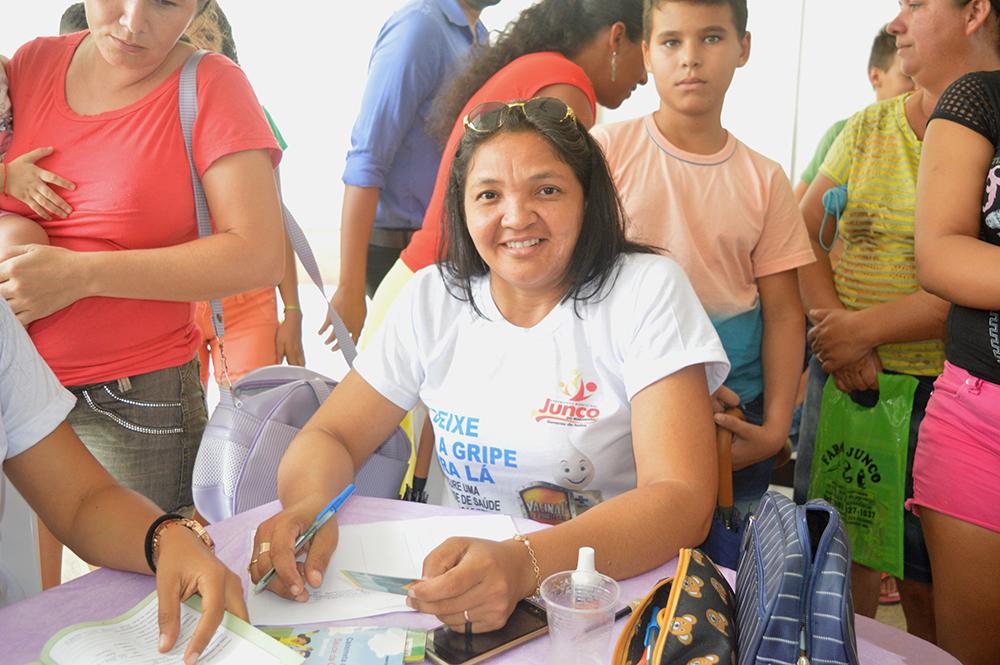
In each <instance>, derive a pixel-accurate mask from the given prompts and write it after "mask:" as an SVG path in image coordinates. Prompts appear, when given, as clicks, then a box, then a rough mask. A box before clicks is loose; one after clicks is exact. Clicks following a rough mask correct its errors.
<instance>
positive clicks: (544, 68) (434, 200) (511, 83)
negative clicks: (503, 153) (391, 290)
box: [399, 52, 597, 272]
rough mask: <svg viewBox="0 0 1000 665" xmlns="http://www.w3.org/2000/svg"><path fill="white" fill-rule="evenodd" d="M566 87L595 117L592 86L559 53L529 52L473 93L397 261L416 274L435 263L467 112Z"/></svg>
mask: <svg viewBox="0 0 1000 665" xmlns="http://www.w3.org/2000/svg"><path fill="white" fill-rule="evenodd" d="M561 84H569V85H572V86H576V87H577V88H579V89H580V91H581V92H583V94H585V95H587V99H589V100H590V111H591V115H594V116H596V115H597V96H596V94H595V93H594V86H593V84H592V83H591V82H590V79H589V78H588V77H587V74H586V72H584V71H583V70H582V69H581V68H580V66H579V65H577V64H576V63H574V62H573V61H572V60H570V59H569V58H567V57H566V56H564V55H562V54H561V53H551V52H543V53H529V54H528V55H523V56H521V57H520V58H518V59H517V60H514V61H513V62H511V63H509V64H508V65H507V66H506V67H504V68H503V69H501V70H500V71H498V72H497V73H496V74H494V75H493V76H492V77H491V78H490V79H489V80H488V81H486V83H484V84H483V87H481V88H480V89H479V90H478V91H476V94H474V95H473V96H472V98H471V99H470V100H469V101H468V102H466V104H465V108H463V109H462V113H461V114H460V115H459V117H458V119H457V120H456V121H455V126H454V127H453V128H452V130H451V135H450V136H449V137H448V143H447V145H446V146H445V149H444V155H443V156H442V157H441V166H440V167H438V174H437V180H436V181H435V183H434V193H433V194H432V195H431V201H430V203H429V204H428V206H427V212H426V213H424V223H423V225H422V226H421V227H420V230H419V231H417V232H416V233H414V234H413V238H411V239H410V244H409V245H408V246H407V248H406V249H404V250H403V251H402V253H401V254H400V255H399V258H400V259H401V260H402V261H403V263H405V264H406V266H407V267H408V268H409V269H410V270H412V271H413V272H416V271H418V270H420V269H421V268H425V267H427V266H429V265H433V264H434V263H437V260H438V244H439V242H440V240H441V229H442V225H443V224H444V215H445V212H444V195H445V192H446V191H447V189H448V174H449V172H450V171H451V163H452V161H453V160H454V158H455V151H456V150H457V149H458V142H459V141H460V140H461V139H462V133H463V132H464V131H465V126H464V125H463V123H462V121H463V120H464V119H465V116H466V114H468V112H469V111H471V110H472V109H474V108H475V107H477V106H479V105H480V104H482V103H484V102H511V101H514V100H516V99H531V98H532V97H534V96H535V95H537V94H538V91H539V90H542V89H544V88H547V87H549V86H550V85H561Z"/></svg>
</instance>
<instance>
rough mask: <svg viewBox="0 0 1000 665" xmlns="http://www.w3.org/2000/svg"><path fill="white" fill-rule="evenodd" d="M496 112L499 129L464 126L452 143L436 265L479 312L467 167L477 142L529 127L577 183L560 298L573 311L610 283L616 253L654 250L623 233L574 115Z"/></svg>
mask: <svg viewBox="0 0 1000 665" xmlns="http://www.w3.org/2000/svg"><path fill="white" fill-rule="evenodd" d="M500 113H501V114H502V118H503V125H502V126H501V127H500V128H499V129H497V130H496V131H493V132H488V133H482V132H476V131H473V130H466V131H465V134H464V135H463V136H462V140H461V141H460V142H459V144H458V150H457V152H456V153H455V161H454V162H452V166H451V172H450V173H449V175H448V189H447V191H446V193H445V217H446V219H447V224H448V230H447V233H445V234H442V240H441V242H442V245H443V246H442V247H441V248H440V250H441V253H442V260H441V261H440V262H439V263H438V270H439V271H440V272H441V275H442V277H443V278H444V281H445V284H446V285H447V287H448V292H449V293H451V295H452V296H454V297H455V298H458V299H459V300H462V301H464V302H468V303H470V304H471V305H472V308H473V309H474V310H475V311H476V312H477V313H478V314H479V315H480V316H482V311H481V310H480V309H479V307H478V306H477V305H476V302H475V298H474V297H473V289H472V280H473V279H474V278H476V277H481V276H483V275H486V274H488V273H489V271H490V268H489V266H488V265H487V264H486V262H485V261H483V258H482V257H481V256H480V255H479V252H478V251H477V250H476V246H475V244H474V243H473V242H472V236H471V235H470V234H469V228H468V225H467V223H466V219H465V183H466V178H467V177H468V174H469V167H470V165H471V163H472V160H473V158H474V157H475V155H476V152H477V151H478V150H479V148H480V147H482V145H483V144H485V143H487V142H489V141H491V140H493V139H494V138H496V137H497V136H500V135H502V134H513V133H527V132H534V133H536V134H538V135H539V136H541V137H542V138H543V139H544V140H545V141H546V143H548V144H549V146H550V147H551V148H552V151H553V152H554V153H555V155H556V157H558V158H559V159H560V160H561V161H563V162H564V163H565V164H567V165H568V166H569V167H570V169H572V171H573V174H574V175H575V176H576V178H577V180H578V181H579V182H580V184H581V185H582V187H583V201H584V206H583V224H582V225H581V227H580V236H579V237H578V238H577V241H576V246H575V247H574V248H573V253H572V255H571V256H570V260H569V266H568V267H567V270H566V282H567V283H568V284H569V288H568V290H567V291H566V295H565V297H564V298H563V300H562V302H566V301H568V300H570V299H572V300H573V301H574V303H573V305H574V309H576V311H577V313H578V314H579V308H578V305H579V304H580V303H581V302H585V301H590V300H594V299H595V298H597V299H600V298H603V297H604V296H605V295H606V292H603V289H604V287H605V286H608V285H609V282H610V283H611V284H613V283H614V279H615V277H616V275H617V266H618V259H619V257H621V255H622V254H627V253H653V252H654V251H655V250H654V249H653V248H651V247H647V246H645V245H640V244H637V243H634V242H631V241H629V240H626V239H625V215H624V212H623V210H622V205H621V201H620V200H619V199H618V190H617V189H615V183H614V181H613V180H612V178H611V172H610V171H609V170H608V164H607V162H606V161H605V159H604V153H603V152H602V151H601V148H600V146H599V145H598V144H597V142H596V141H594V139H593V138H592V137H591V136H590V133H589V132H588V131H587V130H586V128H584V126H583V125H582V124H580V122H579V121H578V120H575V119H573V120H569V119H567V120H563V121H555V120H551V119H547V118H545V117H536V116H532V118H531V119H530V120H529V119H528V118H527V117H526V116H525V114H524V113H523V112H522V111H521V110H520V109H519V108H507V109H505V110H503V111H501V112H500ZM602 292H603V293H602Z"/></svg>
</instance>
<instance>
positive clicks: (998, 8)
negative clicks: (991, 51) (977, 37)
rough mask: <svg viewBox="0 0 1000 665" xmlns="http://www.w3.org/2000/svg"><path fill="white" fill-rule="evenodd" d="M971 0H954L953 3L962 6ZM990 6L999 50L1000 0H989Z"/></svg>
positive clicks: (999, 49)
mask: <svg viewBox="0 0 1000 665" xmlns="http://www.w3.org/2000/svg"><path fill="white" fill-rule="evenodd" d="M971 1H972V0H956V1H955V4H956V5H958V6H959V7H964V6H966V5H967V4H969V3H970V2H971ZM990 7H991V8H992V9H993V11H992V12H991V13H992V14H993V29H994V31H995V33H994V35H993V36H994V37H996V39H997V43H996V49H997V51H1000V0H990Z"/></svg>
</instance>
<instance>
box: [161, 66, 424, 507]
mask: <svg viewBox="0 0 1000 665" xmlns="http://www.w3.org/2000/svg"><path fill="white" fill-rule="evenodd" d="M206 53H207V52H206V51H198V52H197V53H194V54H193V55H192V56H191V57H190V58H188V61H187V62H186V63H185V64H184V68H183V69H182V70H181V78H180V104H179V106H180V117H181V127H182V129H183V132H184V144H185V147H186V148H187V154H188V163H189V164H190V167H191V185H192V187H193V188H194V197H195V208H196V210H197V215H198V235H199V237H205V236H207V235H210V234H211V233H212V225H211V221H210V218H209V211H208V202H207V200H206V199H205V192H204V190H203V189H202V186H201V181H200V179H199V178H198V172H197V171H196V169H195V165H194V157H193V154H192V139H191V137H192V134H193V132H194V123H195V119H196V118H197V115H198V82H197V76H198V63H199V62H201V59H202V57H204V56H205V55H206ZM275 175H277V173H276V174H275ZM279 192H280V182H279ZM282 215H283V217H284V222H285V231H286V232H287V233H288V237H289V238H290V239H291V242H292V246H293V247H294V249H295V254H296V255H297V256H298V257H299V260H300V261H301V262H302V265H303V267H304V268H305V270H306V272H307V273H308V274H309V277H310V278H311V279H312V281H313V283H314V284H316V286H317V287H318V288H319V290H320V292H321V293H323V299H324V301H326V302H329V299H328V298H327V297H326V293H325V291H324V289H323V280H322V277H321V275H320V272H319V267H318V266H317V265H316V259H315V257H314V256H313V253H312V249H311V248H310V247H309V242H308V241H307V240H306V237H305V234H304V233H303V232H302V229H301V227H300V226H299V225H298V223H297V222H296V221H295V218H294V217H292V214H291V213H290V212H289V211H288V209H287V208H286V207H285V206H284V204H282ZM211 307H212V326H213V327H214V329H215V334H216V336H217V337H218V338H219V339H220V340H223V339H224V333H225V325H224V320H223V316H222V305H221V303H220V302H219V301H218V300H213V301H212V302H211ZM329 313H330V320H331V321H332V322H333V330H334V333H335V334H336V337H337V342H338V343H339V344H340V348H341V350H342V351H343V353H344V358H345V359H346V360H347V364H348V366H352V365H353V364H354V358H355V357H356V356H357V349H356V348H355V346H354V341H353V340H352V339H351V336H350V334H349V333H348V332H347V327H346V326H345V325H344V322H343V321H342V320H341V319H340V317H339V316H338V315H337V312H336V311H334V309H333V308H332V307H330V308H329ZM336 385H337V382H336V381H334V380H333V379H329V378H327V377H324V376H322V375H320V374H317V373H316V372H313V371H310V370H308V369H305V368H303V367H294V366H284V365H272V366H269V367H262V368H260V369H257V370H254V371H253V372H250V373H249V374H247V375H246V376H244V377H243V378H241V379H240V380H238V381H237V382H236V383H234V384H232V389H231V390H226V389H223V390H221V391H220V393H221V395H220V401H219V405H218V407H216V409H215V412H214V413H212V416H211V418H210V419H209V421H208V426H207V427H206V429H205V434H204V436H203V437H202V440H201V447H200V449H199V450H198V457H197V459H196V460H195V465H194V477H193V479H192V492H193V494H194V503H195V507H197V509H198V512H199V513H201V514H202V515H204V516H205V517H206V518H207V519H208V520H209V521H211V522H217V521H219V520H222V519H225V518H227V517H231V516H233V515H235V514H237V513H241V512H243V511H246V510H250V509H251V508H256V507H257V506H260V505H263V504H265V503H268V502H271V501H274V500H275V499H277V498H278V494H277V470H278V463H279V462H280V461H281V457H282V455H284V453H285V450H286V449H287V448H288V444H289V443H291V441H292V439H293V438H295V436H296V435H297V434H298V433H299V431H300V430H301V429H302V427H303V426H304V425H305V424H306V422H307V421H308V420H309V418H311V417H312V415H313V414H314V413H315V412H316V410H317V409H319V407H320V405H321V404H322V403H323V402H324V401H325V400H326V398H327V397H329V395H330V391H332V390H333V388H334V387H336ZM409 459H410V440H409V438H408V437H407V436H406V434H405V433H404V432H403V430H401V429H399V428H398V427H397V428H396V431H395V432H394V433H393V434H392V436H390V437H389V438H388V439H386V440H385V442H384V443H382V445H381V446H379V448H378V449H377V450H376V451H375V453H373V454H372V456H371V457H369V458H368V460H367V461H366V462H365V463H364V465H362V467H361V468H360V469H359V470H358V472H357V474H356V477H355V481H354V484H355V486H356V487H357V493H358V494H360V495H362V496H375V497H383V498H399V492H400V489H401V487H402V484H403V477H404V475H405V474H406V468H407V464H408V463H409Z"/></svg>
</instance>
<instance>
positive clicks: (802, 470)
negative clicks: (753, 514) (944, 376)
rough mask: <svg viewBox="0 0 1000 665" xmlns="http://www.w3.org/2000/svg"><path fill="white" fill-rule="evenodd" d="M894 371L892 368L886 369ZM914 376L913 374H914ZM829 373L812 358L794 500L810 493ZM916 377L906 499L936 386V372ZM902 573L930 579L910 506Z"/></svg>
mask: <svg viewBox="0 0 1000 665" xmlns="http://www.w3.org/2000/svg"><path fill="white" fill-rule="evenodd" d="M886 373H887V374H891V373H892V372H886ZM911 376H912V375H911ZM826 378H827V374H826V372H824V371H823V368H822V367H821V366H820V364H819V361H818V360H816V358H815V357H812V358H810V360H809V382H808V384H807V385H806V400H805V403H804V404H803V408H802V424H801V426H800V428H799V441H798V447H797V454H796V459H795V482H794V485H795V503H805V501H806V497H807V496H808V493H809V475H810V473H811V471H812V459H813V451H814V450H815V448H816V431H817V429H818V427H819V411H820V405H821V404H822V402H823V388H824V387H825V386H826ZM913 378H914V379H916V380H917V392H916V393H915V394H914V395H913V411H911V412H910V440H909V446H908V448H907V453H906V483H905V487H904V490H903V491H904V494H903V500H904V501H906V500H909V499H911V498H912V497H913V459H914V456H915V455H916V452H917V432H918V431H919V430H920V423H921V422H922V421H923V419H924V413H925V412H926V410H927V400H928V399H930V396H931V392H932V390H933V388H934V379H935V378H936V377H933V376H913ZM903 577H904V578H905V579H908V580H915V581H917V582H924V583H926V584H930V583H931V561H930V556H929V555H928V554H927V544H926V543H925V542H924V530H923V528H922V527H921V526H920V518H919V517H917V516H916V515H914V514H913V513H911V512H910V511H909V510H904V511H903Z"/></svg>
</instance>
